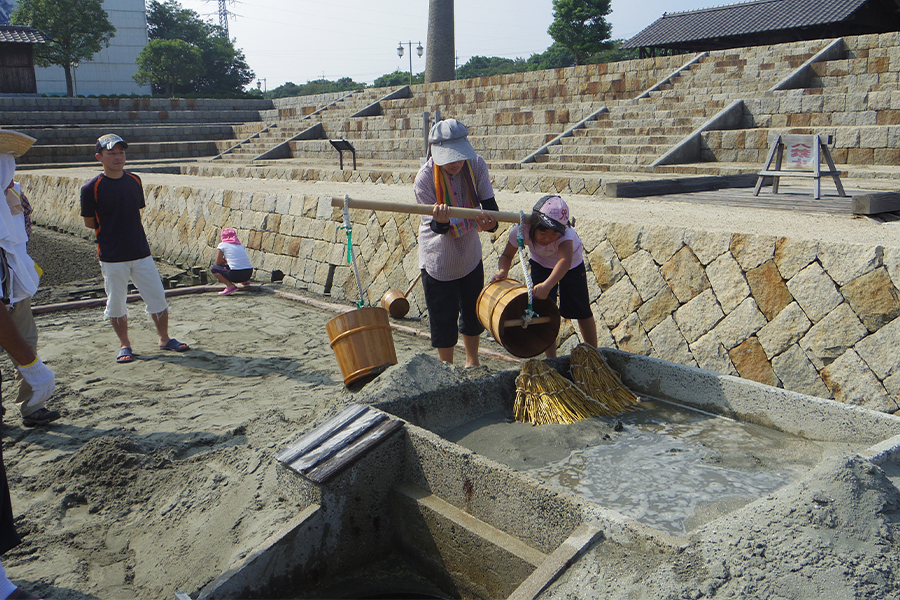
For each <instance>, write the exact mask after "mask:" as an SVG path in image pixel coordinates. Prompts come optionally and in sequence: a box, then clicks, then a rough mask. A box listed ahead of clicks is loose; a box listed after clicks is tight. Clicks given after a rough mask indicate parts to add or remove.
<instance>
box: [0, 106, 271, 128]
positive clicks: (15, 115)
mask: <svg viewBox="0 0 900 600" xmlns="http://www.w3.org/2000/svg"><path fill="white" fill-rule="evenodd" d="M259 120H260V116H259V111H257V110H232V111H199V110H174V111H168V110H156V111H150V110H142V111H123V110H84V111H53V110H48V111H34V110H9V111H6V110H5V111H3V121H4V126H6V127H8V128H10V129H12V128H14V127H17V126H20V125H44V124H46V123H53V122H59V123H66V124H84V125H99V124H106V125H120V124H138V123H140V124H143V123H146V124H148V125H149V124H158V123H223V124H234V125H237V124H240V123H247V122H249V121H259Z"/></svg>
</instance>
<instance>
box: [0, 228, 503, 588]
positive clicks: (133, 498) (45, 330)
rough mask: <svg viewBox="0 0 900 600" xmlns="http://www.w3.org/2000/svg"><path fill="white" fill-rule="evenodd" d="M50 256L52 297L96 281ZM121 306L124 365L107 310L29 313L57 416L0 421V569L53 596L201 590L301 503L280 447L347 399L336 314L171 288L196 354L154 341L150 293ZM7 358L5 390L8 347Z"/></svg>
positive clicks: (417, 345)
mask: <svg viewBox="0 0 900 600" xmlns="http://www.w3.org/2000/svg"><path fill="white" fill-rule="evenodd" d="M34 239H35V243H36V244H37V245H40V244H41V243H44V244H45V245H47V246H49V245H52V244H53V243H56V244H61V245H64V244H65V243H66V242H68V243H69V245H70V246H71V248H72V250H73V252H74V253H75V255H76V256H77V254H78V253H79V252H82V251H84V250H85V248H87V250H88V251H93V249H92V247H91V244H89V243H87V242H85V241H84V240H81V239H80V238H75V237H72V236H65V235H64V234H56V233H54V232H49V231H46V230H43V231H42V230H37V233H36V235H35V238H34ZM35 254H36V255H38V256H37V259H38V262H42V259H41V257H40V253H38V252H36V253H35ZM65 256H69V255H68V254H67V255H65ZM61 260H62V262H61V263H60V265H61V266H65V265H66V260H67V259H65V258H63V259H61ZM51 262H52V258H51V257H45V258H44V259H43V263H44V265H45V267H44V268H45V270H47V272H48V275H47V276H46V277H45V279H44V281H45V283H46V282H47V281H54V282H56V284H57V285H56V286H54V289H55V291H53V290H42V293H43V296H44V298H46V299H47V300H48V302H55V301H58V300H65V299H68V296H69V291H70V290H71V289H73V288H77V287H79V286H81V287H83V288H90V287H92V286H96V285H100V286H101V287H102V285H101V284H100V283H99V282H98V281H96V280H90V279H89V280H87V281H86V282H85V281H78V282H75V281H64V280H66V279H67V277H65V276H58V275H51V273H54V272H57V271H58V270H57V269H55V268H53V267H52V266H51ZM94 264H95V263H94ZM69 266H70V267H72V265H69ZM161 267H162V270H163V271H165V270H167V269H172V268H171V267H167V266H166V265H161ZM60 270H62V269H60ZM75 272H76V271H74V270H72V271H70V273H75ZM77 273H78V274H79V275H80V276H81V275H85V274H88V275H89V274H90V272H87V273H85V272H81V271H77ZM130 307H131V308H130V311H131V313H130V321H131V329H130V332H131V340H132V343H133V346H134V351H135V352H136V353H137V354H138V357H137V358H138V360H137V361H136V362H135V363H134V364H130V365H119V364H116V363H115V361H114V358H115V355H116V351H117V348H118V344H117V341H116V338H115V335H114V334H113V331H112V328H111V327H110V326H109V324H108V322H106V321H105V320H104V319H103V318H102V308H91V309H83V310H75V311H66V312H56V313H51V314H47V315H42V316H39V317H37V322H38V328H39V332H40V340H39V347H40V348H39V351H40V355H41V357H42V358H43V359H44V360H45V361H46V363H47V364H48V365H49V366H50V368H52V369H53V370H54V372H55V373H56V375H57V382H58V386H57V393H56V395H55V396H54V398H53V399H52V400H51V401H50V402H49V403H48V405H49V406H50V407H52V408H55V409H57V410H60V411H61V412H62V413H63V417H62V418H61V419H60V420H59V421H57V422H55V423H54V424H53V425H52V426H49V427H46V428H34V429H27V428H24V427H23V426H22V424H21V418H20V416H19V414H18V411H17V410H15V407H13V406H12V405H11V404H10V406H8V407H7V412H6V415H5V416H4V418H3V425H4V428H3V443H4V459H5V462H6V467H7V469H8V471H9V482H10V488H11V491H12V502H13V510H14V514H15V515H16V524H17V527H18V530H19V532H20V534H21V535H22V536H23V538H24V543H23V544H22V545H20V546H18V547H17V548H15V549H13V550H12V551H10V552H9V553H7V554H6V555H5V556H4V557H3V565H4V566H5V567H6V568H7V570H8V572H9V575H10V577H11V578H12V579H13V581H15V582H16V583H17V584H19V585H21V586H23V587H25V588H27V589H29V590H31V591H32V592H33V593H39V594H41V595H42V596H43V597H46V598H53V599H60V600H75V599H78V600H82V599H88V598H90V599H94V598H97V599H103V600H113V599H120V598H121V599H127V598H144V599H147V600H150V599H160V598H174V597H175V593H176V592H179V591H185V592H187V593H189V594H191V596H192V597H194V598H196V597H197V594H198V592H199V590H200V589H201V588H202V587H203V586H204V585H206V584H207V583H209V582H210V581H211V580H212V579H214V578H215V577H216V576H218V575H219V574H221V573H222V572H223V571H224V570H225V569H226V568H227V567H228V566H229V565H230V564H231V563H232V562H233V561H235V560H237V559H239V558H241V557H243V556H245V555H246V554H247V553H248V552H250V551H251V550H253V549H254V548H255V547H256V546H258V545H259V544H260V543H261V542H262V541H263V540H265V539H266V538H267V537H268V536H269V535H271V534H272V533H274V532H275V531H277V530H278V529H279V528H280V527H281V526H282V525H283V524H284V522H285V521H286V520H287V519H288V518H290V517H291V516H292V515H294V511H295V510H296V506H295V504H294V503H293V502H291V500H290V499H285V498H280V497H278V496H277V494H276V492H275V485H274V473H275V463H274V461H273V456H274V454H275V453H276V452H277V450H278V449H280V448H281V447H283V444H284V442H285V441H286V440H289V439H291V438H292V437H294V436H296V435H297V434H299V433H300V432H303V431H304V430H305V428H307V427H308V425H309V424H310V423H312V422H314V421H318V420H319V419H320V418H322V416H323V415H325V414H328V413H329V411H331V410H333V409H334V408H335V406H336V405H338V404H339V403H340V402H342V398H343V395H344V386H343V381H342V376H341V373H340V368H339V365H338V363H337V359H336V358H335V355H334V353H333V352H332V350H331V348H330V347H329V344H328V337H327V334H326V331H325V323H326V322H327V321H328V320H329V319H331V318H333V317H334V316H335V314H334V313H330V312H326V311H322V310H318V309H314V308H311V307H309V306H307V305H304V304H302V303H298V302H294V301H291V300H287V299H283V298H279V297H275V296H274V295H272V294H267V293H262V292H257V293H251V292H238V293H235V294H233V295H231V296H228V297H219V296H218V294H216V293H203V294H195V295H188V296H181V297H177V298H173V299H170V309H169V310H170V333H171V335H172V336H174V337H176V338H178V339H179V340H181V341H184V342H187V343H189V344H190V345H191V346H192V350H191V351H190V352H186V353H174V352H165V351H162V350H159V349H158V348H157V341H156V335H155V332H154V329H153V326H152V324H151V322H150V320H149V318H148V317H147V316H146V315H145V313H144V312H143V304H142V303H140V302H138V303H136V304H132V305H130ZM394 344H395V349H396V352H397V355H398V359H399V360H401V361H404V360H406V359H408V358H409V357H411V356H412V355H413V354H415V353H417V352H432V351H431V349H430V341H429V340H428V339H425V338H422V337H415V336H409V335H402V334H397V333H395V334H394ZM457 361H458V362H461V361H462V354H458V356H457ZM484 364H486V365H493V367H494V368H509V364H508V363H503V362H499V361H495V360H492V359H485V363H484ZM0 370H2V372H3V374H4V381H3V396H4V397H5V398H10V397H12V390H13V384H12V383H11V382H10V381H8V378H9V374H10V373H11V367H10V365H9V363H8V361H6V359H5V355H4V360H3V361H2V362H0Z"/></svg>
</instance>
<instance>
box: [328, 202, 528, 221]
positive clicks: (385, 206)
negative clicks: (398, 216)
mask: <svg viewBox="0 0 900 600" xmlns="http://www.w3.org/2000/svg"><path fill="white" fill-rule="evenodd" d="M331 206H335V207H338V208H343V206H344V199H343V198H340V197H338V196H334V197H332V198H331ZM350 208H359V209H363V210H384V211H388V212H399V213H407V214H413V215H430V214H431V211H432V210H433V209H434V205H433V204H406V203H400V202H387V201H385V200H354V199H353V198H351V199H350ZM481 213H485V214H488V215H490V216H492V217H493V218H494V220H496V221H503V222H506V223H518V222H519V213H514V212H502V211H499V210H481V209H478V208H456V207H454V206H451V207H450V217H452V218H455V219H474V218H475V217H477V216H478V215H480V214H481ZM525 222H526V223H529V224H530V223H531V212H527V213H525Z"/></svg>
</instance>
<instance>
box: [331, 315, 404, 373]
mask: <svg viewBox="0 0 900 600" xmlns="http://www.w3.org/2000/svg"><path fill="white" fill-rule="evenodd" d="M325 329H326V330H328V339H329V340H330V341H331V349H332V350H334V355H335V356H336V357H337V360H338V365H340V367H341V374H342V375H343V376H344V385H346V386H348V387H349V386H350V385H351V384H365V383H368V382H370V381H372V380H373V379H375V378H376V377H378V375H380V374H381V373H382V371H384V370H385V369H387V368H388V367H389V366H391V365H396V364H397V353H396V352H395V351H394V338H393V336H392V335H391V324H390V322H389V321H388V315H387V311H385V310H384V309H383V308H379V307H377V306H373V307H370V308H359V309H357V310H353V311H350V312H348V313H344V314H342V315H339V316H337V317H335V318H333V319H331V320H330V321H328V323H326V324H325Z"/></svg>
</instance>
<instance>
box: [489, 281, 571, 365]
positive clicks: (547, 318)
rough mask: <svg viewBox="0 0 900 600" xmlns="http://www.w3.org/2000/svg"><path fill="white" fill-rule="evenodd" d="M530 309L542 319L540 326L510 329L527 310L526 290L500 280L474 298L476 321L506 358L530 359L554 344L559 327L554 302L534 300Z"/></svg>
mask: <svg viewBox="0 0 900 600" xmlns="http://www.w3.org/2000/svg"><path fill="white" fill-rule="evenodd" d="M533 305H534V307H533V308H534V312H536V313H537V314H538V315H540V316H541V317H544V318H542V319H540V321H541V322H536V323H532V324H530V325H528V327H522V326H521V325H513V326H510V322H515V321H516V320H519V319H521V318H522V315H524V314H525V309H526V308H528V288H527V287H526V286H524V285H522V284H521V283H519V282H518V281H516V280H515V279H501V280H500V281H495V282H494V283H491V284H488V285H487V287H485V288H484V289H483V290H481V294H479V295H478V305H477V309H478V320H479V321H480V322H481V324H482V325H483V326H484V327H485V329H487V330H488V331H490V332H491V335H493V336H494V339H495V340H497V343H498V344H500V345H501V346H503V347H504V348H506V350H507V351H508V352H509V353H510V354H512V355H513V356H518V357H519V358H531V357H533V356H537V355H538V354H540V353H542V352H544V351H546V350H547V348H549V347H550V346H551V345H553V344H555V343H556V336H557V335H559V325H560V316H559V309H558V308H557V307H556V303H555V302H551V301H550V300H538V299H536V298H535V299H534V301H533Z"/></svg>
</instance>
